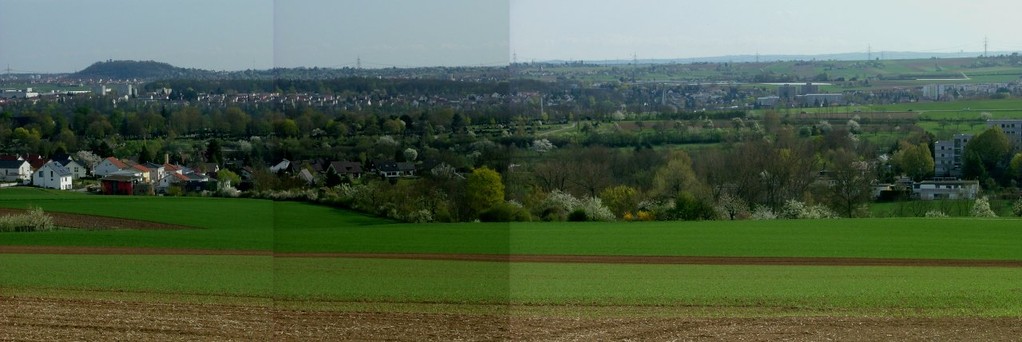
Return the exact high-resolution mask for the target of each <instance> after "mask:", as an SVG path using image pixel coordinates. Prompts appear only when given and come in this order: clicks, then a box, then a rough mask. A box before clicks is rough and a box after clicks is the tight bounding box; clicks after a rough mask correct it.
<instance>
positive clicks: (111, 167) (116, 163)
mask: <svg viewBox="0 0 1022 342" xmlns="http://www.w3.org/2000/svg"><path fill="white" fill-rule="evenodd" d="M127 168H128V164H125V163H124V162H122V161H121V160H120V159H117V158H114V157H108V158H106V159H103V161H102V162H100V163H99V165H96V168H95V169H93V171H92V173H93V174H95V175H96V177H106V176H108V175H110V174H111V173H114V172H117V171H121V170H124V169H127Z"/></svg>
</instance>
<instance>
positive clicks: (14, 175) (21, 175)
mask: <svg viewBox="0 0 1022 342" xmlns="http://www.w3.org/2000/svg"><path fill="white" fill-rule="evenodd" d="M0 182H18V183H21V184H28V183H30V182H32V165H31V164H29V163H28V162H27V161H24V160H20V159H19V160H0Z"/></svg>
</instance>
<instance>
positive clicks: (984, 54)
mask: <svg viewBox="0 0 1022 342" xmlns="http://www.w3.org/2000/svg"><path fill="white" fill-rule="evenodd" d="M983 57H987V37H986V36H983Z"/></svg>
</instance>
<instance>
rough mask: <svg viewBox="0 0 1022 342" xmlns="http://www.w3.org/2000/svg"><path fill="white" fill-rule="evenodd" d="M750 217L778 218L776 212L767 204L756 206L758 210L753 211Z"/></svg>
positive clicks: (758, 218)
mask: <svg viewBox="0 0 1022 342" xmlns="http://www.w3.org/2000/svg"><path fill="white" fill-rule="evenodd" d="M750 218H752V219H753V220H776V219H777V214H775V213H774V211H773V210H770V208H769V207H767V206H758V207H756V210H753V211H752V216H751V217H750Z"/></svg>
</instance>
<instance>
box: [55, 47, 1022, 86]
mask: <svg viewBox="0 0 1022 342" xmlns="http://www.w3.org/2000/svg"><path fill="white" fill-rule="evenodd" d="M1010 54H1012V52H1010V51H1008V52H1006V51H996V52H990V53H989V54H988V55H990V56H997V55H1010ZM980 55H982V53H980V52H958V53H933V52H892V51H883V52H880V51H878V52H873V53H870V54H867V53H865V52H855V53H840V54H824V55H732V56H718V57H697V58H674V59H638V60H585V61H584V63H586V64H603V65H619V64H629V63H633V62H638V63H640V64H690V63H728V62H730V63H751V62H760V63H773V62H779V61H799V60H818V61H819V60H823V61H825V60H835V61H862V60H867V59H882V60H905V59H929V58H941V59H948V58H974V57H977V56H980ZM574 62H578V61H577V60H575V61H564V60H549V61H539V63H550V64H560V63H574ZM500 70H502V67H433V68H430V67H422V68H402V69H397V68H384V69H355V68H341V69H333V68H304V67H298V68H274V69H267V70H244V71H211V70H203V69H194V68H191V69H189V68H180V67H175V66H173V65H170V64H168V63H163V62H156V61H129V60H107V61H105V62H96V63H94V64H92V65H90V66H89V67H87V68H85V69H83V70H81V71H79V72H76V73H74V74H70V75H68V77H71V78H78V79H89V78H91V79H97V78H103V79H120V80H131V79H135V80H144V81H155V80H175V79H192V80H218V79H219V80H223V79H261V80H271V79H302V80H316V79H319V80H324V79H335V78H339V77H352V76H361V77H367V76H368V77H409V76H412V77H413V78H415V77H426V78H430V77H441V78H450V77H451V76H452V75H453V74H466V73H467V74H472V75H475V77H474V78H478V79H485V78H492V77H496V76H495V75H498V74H499V71H500Z"/></svg>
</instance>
